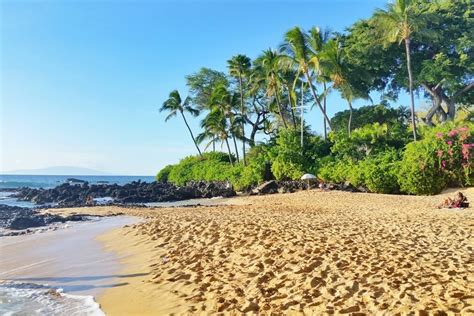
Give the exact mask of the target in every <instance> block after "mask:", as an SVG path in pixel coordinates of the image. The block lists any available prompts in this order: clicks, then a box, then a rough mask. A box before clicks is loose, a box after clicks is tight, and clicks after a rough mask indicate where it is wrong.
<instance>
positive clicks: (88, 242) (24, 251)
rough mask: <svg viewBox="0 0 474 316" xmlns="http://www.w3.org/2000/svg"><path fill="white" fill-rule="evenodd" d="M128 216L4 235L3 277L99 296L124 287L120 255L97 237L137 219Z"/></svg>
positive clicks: (0, 269)
mask: <svg viewBox="0 0 474 316" xmlns="http://www.w3.org/2000/svg"><path fill="white" fill-rule="evenodd" d="M137 221H138V219H137V218H132V217H128V216H122V217H111V218H104V219H100V220H98V221H94V222H80V223H73V224H71V226H70V227H68V228H62V229H58V230H55V231H47V232H42V233H37V234H30V235H21V236H10V237H2V238H0V253H1V256H0V280H7V281H17V282H25V283H36V284H47V285H49V286H52V287H57V288H62V289H63V290H64V291H65V292H66V293H70V294H78V295H94V296H95V295H98V294H99V293H101V292H102V291H103V290H104V289H106V288H110V287H117V286H123V285H125V284H126V283H125V282H123V281H122V280H121V279H122V278H123V277H124V275H122V274H120V273H119V272H120V270H122V269H123V267H122V266H121V265H120V262H119V259H120V257H119V254H118V253H113V252H107V251H104V247H103V244H102V243H101V242H99V241H98V240H96V238H97V237H98V236H99V235H101V234H104V233H105V232H107V231H110V230H111V229H114V228H117V227H122V226H124V225H126V224H132V223H135V222H137Z"/></svg>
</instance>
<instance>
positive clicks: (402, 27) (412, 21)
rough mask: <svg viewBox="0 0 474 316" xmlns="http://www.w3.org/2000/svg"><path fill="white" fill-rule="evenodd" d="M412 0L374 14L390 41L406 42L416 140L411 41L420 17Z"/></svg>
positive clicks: (399, 0)
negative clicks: (416, 14) (415, 12)
mask: <svg viewBox="0 0 474 316" xmlns="http://www.w3.org/2000/svg"><path fill="white" fill-rule="evenodd" d="M413 9H414V6H413V1H412V0H395V1H394V2H392V3H390V4H388V6H387V9H386V10H380V9H379V10H377V11H376V12H375V14H374V17H375V21H376V23H377V26H378V27H377V28H378V30H379V31H380V32H381V33H382V35H383V38H384V39H385V40H386V41H387V42H389V43H394V42H398V43H399V44H401V43H402V42H404V43H405V54H406V63H407V71H408V89H409V92H410V100H411V105H410V110H411V123H412V127H413V139H414V141H416V122H415V98H414V96H413V74H412V69H411V52H410V42H411V38H412V35H413V32H414V31H415V30H416V29H417V28H418V27H417V24H418V22H419V19H417V17H415V14H414V10H413Z"/></svg>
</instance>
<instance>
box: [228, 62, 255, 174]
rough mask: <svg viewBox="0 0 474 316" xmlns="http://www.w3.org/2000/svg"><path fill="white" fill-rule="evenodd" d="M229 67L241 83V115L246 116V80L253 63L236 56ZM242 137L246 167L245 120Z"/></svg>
mask: <svg viewBox="0 0 474 316" xmlns="http://www.w3.org/2000/svg"><path fill="white" fill-rule="evenodd" d="M227 63H228V67H229V73H230V75H231V76H233V77H234V78H236V79H237V80H238V82H239V92H240V115H241V117H244V115H245V103H244V78H245V77H247V76H248V75H249V72H250V67H251V62H250V58H248V57H247V56H245V55H236V56H234V57H232V59H230V60H228V61H227ZM241 125H242V127H241V129H242V131H241V134H242V135H241V136H242V155H243V159H244V165H245V164H247V161H246V158H245V120H243V119H242V120H241Z"/></svg>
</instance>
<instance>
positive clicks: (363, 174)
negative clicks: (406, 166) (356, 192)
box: [351, 149, 400, 193]
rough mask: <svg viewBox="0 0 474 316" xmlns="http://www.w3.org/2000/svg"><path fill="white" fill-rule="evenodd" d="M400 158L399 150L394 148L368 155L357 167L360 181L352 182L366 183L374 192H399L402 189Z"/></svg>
mask: <svg viewBox="0 0 474 316" xmlns="http://www.w3.org/2000/svg"><path fill="white" fill-rule="evenodd" d="M399 159H400V157H399V154H398V152H397V151H396V150H393V149H392V150H387V151H385V152H381V153H379V154H378V155H376V156H373V157H368V158H367V159H365V160H363V161H361V162H360V163H359V165H358V167H357V168H355V170H356V172H355V173H357V174H358V175H360V176H359V179H360V183H359V184H356V183H354V182H353V181H351V183H352V184H353V185H355V186H358V185H364V186H365V187H367V189H369V191H370V192H374V193H397V192H399V191H400V187H399V185H398V179H397V174H398V167H399V164H398V160H399Z"/></svg>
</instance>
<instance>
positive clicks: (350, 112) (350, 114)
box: [347, 100, 352, 137]
mask: <svg viewBox="0 0 474 316" xmlns="http://www.w3.org/2000/svg"><path fill="white" fill-rule="evenodd" d="M347 103H349V122H348V123H347V133H348V134H349V137H351V124H352V102H351V101H350V100H347Z"/></svg>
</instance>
